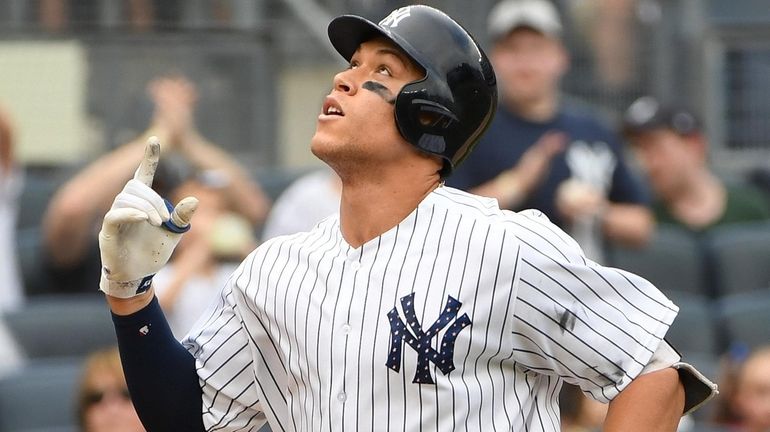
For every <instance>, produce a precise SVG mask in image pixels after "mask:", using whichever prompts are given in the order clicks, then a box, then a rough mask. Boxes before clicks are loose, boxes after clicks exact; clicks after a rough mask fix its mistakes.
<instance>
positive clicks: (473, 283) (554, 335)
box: [100, 6, 716, 431]
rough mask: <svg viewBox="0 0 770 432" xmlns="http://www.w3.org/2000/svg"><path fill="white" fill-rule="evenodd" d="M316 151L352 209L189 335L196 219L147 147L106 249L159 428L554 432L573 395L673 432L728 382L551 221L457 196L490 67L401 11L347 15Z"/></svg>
mask: <svg viewBox="0 0 770 432" xmlns="http://www.w3.org/2000/svg"><path fill="white" fill-rule="evenodd" d="M329 37H330V40H331V42H332V44H333V45H334V46H335V47H336V49H337V50H338V51H339V53H340V54H341V55H342V56H343V57H344V58H345V59H347V60H349V62H350V66H349V67H348V68H347V69H346V70H344V71H342V72H340V73H339V74H337V75H336V76H335V77H334V81H333V88H332V90H331V92H330V94H329V96H328V97H327V98H326V99H325V101H324V103H323V107H322V109H321V113H320V115H319V117H318V124H317V130H316V133H315V135H314V137H313V139H312V143H311V148H312V151H313V153H314V154H315V155H316V156H317V157H319V158H320V159H322V160H323V161H324V162H326V163H327V164H328V165H329V166H331V167H332V168H333V169H334V170H335V171H336V172H337V173H338V174H339V176H340V178H341V180H342V184H343V186H342V194H341V204H340V212H339V214H338V215H334V216H331V217H329V218H327V219H325V220H323V221H321V222H320V223H319V224H318V225H317V226H316V227H315V228H314V229H312V230H311V231H309V232H305V233H298V234H294V235H290V236H282V237H277V238H275V239H272V240H270V241H268V242H266V243H264V244H263V245H261V246H260V247H259V248H258V249H256V250H255V251H254V252H253V253H252V254H251V255H250V256H249V257H248V258H247V259H246V260H245V261H244V262H243V263H242V264H241V265H240V267H239V268H238V269H237V270H236V271H235V273H234V274H233V275H232V277H231V278H230V280H229V282H228V283H227V284H226V285H225V286H224V287H223V289H222V291H221V296H220V298H219V300H218V301H217V302H216V304H213V305H212V306H211V307H210V308H209V310H208V311H207V312H206V313H205V314H204V316H203V317H201V319H200V320H199V322H198V323H197V324H196V325H195V327H194V328H193V330H192V331H191V332H190V333H189V335H188V336H187V337H186V339H185V340H184V341H183V342H182V343H181V344H180V343H178V342H177V341H175V340H174V338H173V336H172V335H171V333H170V331H169V330H168V326H167V324H166V322H165V319H164V317H163V314H162V311H161V310H160V308H159V306H158V303H157V300H156V299H155V298H154V295H153V290H152V283H151V279H152V275H153V274H154V273H155V272H156V271H157V270H158V269H159V268H160V267H162V266H163V264H164V263H165V261H166V259H167V258H168V256H169V254H170V253H171V250H172V249H173V247H174V245H175V244H176V242H177V241H178V239H179V236H180V235H181V233H182V232H183V231H184V230H185V227H187V226H189V222H190V218H191V216H192V213H193V211H194V209H195V206H196V202H195V200H194V199H193V198H187V199H184V200H182V201H181V202H180V203H179V204H178V205H177V206H176V208H174V209H171V205H166V204H165V203H164V201H163V200H162V199H161V198H160V197H159V196H157V195H156V194H155V193H154V192H152V190H151V189H150V187H149V185H150V183H151V181H152V174H153V170H154V166H155V165H156V164H157V158H158V154H159V150H158V142H157V141H150V142H149V145H148V147H147V152H146V155H145V158H144V160H143V161H142V163H141V165H140V167H139V169H138V170H137V173H136V176H135V178H134V179H133V180H131V181H129V182H128V184H127V185H126V188H125V189H124V190H123V191H122V192H121V193H120V194H119V195H118V196H117V197H116V199H115V203H114V205H113V208H112V209H111V210H110V211H109V212H108V213H107V215H106V216H105V220H104V225H103V228H102V231H101V233H100V246H101V251H102V261H103V266H104V269H103V274H102V280H101V283H100V288H101V290H103V291H104V292H105V293H106V294H107V299H108V302H109V305H110V307H111V309H112V311H113V317H114V322H115V327H116V332H117V335H118V341H119V345H120V350H121V357H122V360H123V364H124V368H125V371H126V376H127V380H128V383H129V389H130V391H131V394H132V397H133V400H134V403H135V405H136V408H137V410H138V412H139V413H140V416H141V418H142V420H143V422H144V424H145V426H146V427H147V429H148V430H151V431H165V430H175V431H176V430H184V431H197V430H209V431H249V430H257V429H259V428H260V427H261V425H263V424H264V422H265V421H267V422H269V424H270V426H271V428H272V430H273V431H295V430H301V431H344V430H347V431H354V430H378V431H396V430H398V431H407V430H408V431H414V430H424V431H450V430H463V431H490V430H516V431H558V430H559V428H560V426H559V407H558V402H557V399H558V394H559V389H560V387H561V385H562V383H563V382H565V381H566V382H570V383H574V384H577V385H579V386H580V387H581V388H582V389H583V391H585V392H586V393H588V394H590V395H591V396H592V397H594V398H596V399H598V400H601V401H604V402H609V404H610V405H609V413H608V417H607V422H606V430H609V431H613V430H615V431H618V430H622V431H637V430H638V431H652V430H654V431H662V430H672V431H673V430H675V428H676V425H677V423H678V420H679V417H680V416H681V415H682V414H683V413H685V412H689V411H691V410H692V409H694V408H696V407H697V406H699V405H700V404H702V403H703V402H704V401H705V400H707V399H708V398H709V397H711V396H712V395H713V394H714V393H715V391H716V388H715V386H714V385H713V384H712V383H711V382H710V381H708V380H707V379H706V378H704V377H703V376H702V375H700V374H699V373H698V372H697V371H696V370H694V369H693V368H692V367H691V366H689V365H687V364H685V363H682V362H681V361H680V358H679V355H678V354H677V353H676V351H674V350H673V349H672V348H671V347H670V346H669V345H668V344H667V343H666V342H664V341H663V337H664V335H665V333H666V330H667V329H668V326H669V325H670V324H671V322H672V321H673V320H674V317H675V316H676V313H677V307H676V306H675V305H674V304H672V303H671V302H670V301H669V300H668V299H667V298H666V297H665V296H663V295H662V294H661V293H660V292H659V291H658V290H657V289H655V287H653V286H652V285H650V284H649V283H648V282H647V281H645V280H644V279H642V278H640V277H638V276H635V275H633V274H630V273H627V272H624V271H622V270H617V269H612V268H605V267H601V266H599V265H597V264H595V263H593V262H591V261H589V260H587V259H586V258H585V257H584V255H583V253H582V252H581V250H580V248H579V247H578V246H577V244H576V243H575V242H574V241H573V240H572V239H571V238H570V237H568V236H567V235H566V234H564V233H563V232H562V231H561V230H559V229H558V228H557V227H556V226H554V225H553V224H551V223H550V222H549V221H548V220H547V219H546V218H545V217H543V216H541V215H540V214H539V213H538V212H537V211H527V212H522V213H513V212H510V211H503V210H500V209H499V207H498V206H497V203H496V201H494V200H491V199H487V198H482V197H479V196H475V195H471V194H468V193H465V192H461V191H459V190H456V189H452V188H448V187H443V186H442V184H443V179H444V178H445V177H446V176H448V175H450V174H451V172H452V170H453V168H454V167H455V166H457V164H458V163H460V161H462V159H463V158H464V157H465V156H466V155H467V154H468V152H470V151H471V149H472V147H473V145H474V144H475V142H476V140H477V138H478V137H479V135H481V134H482V133H483V131H484V129H485V128H486V127H487V125H488V124H489V121H490V119H491V118H492V116H493V114H494V111H495V107H496V99H497V92H496V82H495V76H494V72H493V70H492V68H491V66H490V64H489V61H488V60H487V57H486V55H485V54H484V53H483V52H482V50H481V49H480V48H479V46H478V44H477V43H476V42H475V41H474V39H473V38H472V37H471V36H470V35H469V34H468V33H467V32H466V31H465V30H464V29H463V28H462V27H461V26H460V25H458V24H457V23H456V22H455V21H453V20H452V19H451V18H449V17H448V16H446V15H445V14H443V13H442V12H440V11H438V10H436V9H433V8H430V7H427V6H407V7H404V8H401V9H397V10H395V11H393V12H392V13H391V14H390V15H389V16H387V17H386V18H385V19H383V20H382V21H380V22H379V24H375V23H373V22H370V21H368V20H366V19H364V18H361V17H357V16H352V15H345V16H341V17H338V18H336V19H334V20H333V21H332V22H331V23H330V24H329Z"/></svg>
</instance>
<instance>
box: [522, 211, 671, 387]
mask: <svg viewBox="0 0 770 432" xmlns="http://www.w3.org/2000/svg"><path fill="white" fill-rule="evenodd" d="M538 213H539V212H538ZM514 221H515V223H516V225H517V230H518V237H519V239H520V241H521V243H522V253H521V264H520V273H519V284H518V292H517V298H516V303H515V306H514V319H513V331H512V335H513V347H514V358H515V359H516V362H517V364H518V365H519V366H520V367H522V368H524V369H526V370H529V371H532V372H535V373H543V374H548V375H555V376H559V377H561V378H562V379H564V380H565V381H567V382H570V383H572V384H575V385H578V386H580V387H581V388H582V389H583V391H584V392H587V393H589V394H591V395H592V396H593V397H594V398H595V399H597V400H599V401H602V402H609V401H610V400H612V399H613V398H614V397H615V396H616V395H617V394H618V393H619V392H620V391H621V390H623V388H625V387H626V386H627V385H628V384H629V383H630V382H631V380H633V379H634V378H635V377H636V376H638V375H639V374H640V373H641V371H642V369H643V368H644V367H645V366H646V365H647V363H648V362H649V360H650V358H651V357H652V355H653V353H654V352H655V351H656V349H657V347H658V345H659V344H660V341H661V340H662V339H663V337H664V335H665V334H666V331H667V330H668V327H669V326H670V324H671V323H672V322H673V320H674V318H675V317H676V314H677V312H678V308H677V307H676V306H675V305H674V304H673V303H672V302H671V301H670V300H668V299H667V298H666V297H665V296H664V295H663V294H662V293H661V292H660V291H659V290H658V289H657V288H655V287H654V286H653V285H652V284H650V283H649V282H648V281H646V280H645V279H643V278H641V277H639V276H637V275H634V274H631V273H629V272H626V271H623V270H619V269H615V268H610V267H603V266H600V265H599V264H596V263H594V262H592V261H590V260H588V259H587V258H585V257H584V255H583V254H582V251H581V250H580V248H579V246H578V245H577V243H575V242H574V240H572V239H571V238H570V237H568V236H567V235H566V234H565V233H564V232H562V231H561V230H560V229H559V228H557V227H556V226H555V225H553V224H551V223H550V222H549V221H548V220H547V218H545V217H544V216H539V215H534V214H526V213H524V212H522V213H519V214H518V215H517V217H516V218H515V219H514Z"/></svg>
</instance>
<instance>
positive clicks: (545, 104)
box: [449, 0, 653, 261]
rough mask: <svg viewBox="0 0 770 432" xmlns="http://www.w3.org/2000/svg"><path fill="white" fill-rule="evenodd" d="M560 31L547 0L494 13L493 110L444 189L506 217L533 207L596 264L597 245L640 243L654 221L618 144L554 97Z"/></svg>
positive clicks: (565, 62)
mask: <svg viewBox="0 0 770 432" xmlns="http://www.w3.org/2000/svg"><path fill="white" fill-rule="evenodd" d="M561 31H562V25H561V21H560V18H559V16H558V13H557V11H556V9H555V8H554V6H553V5H552V4H551V3H549V2H547V1H545V0H504V1H503V2H501V3H499V4H498V5H497V6H496V7H495V8H494V9H493V10H492V12H491V13H490V15H489V36H490V38H491V40H492V43H493V46H492V51H491V55H490V58H491V60H492V63H493V65H494V68H495V71H496V72H497V76H498V80H499V89H500V93H501V103H500V105H499V107H498V110H497V114H496V117H495V119H494V120H493V122H492V124H491V126H490V127H489V130H488V131H487V133H486V134H485V135H484V136H482V138H481V140H480V143H479V145H478V147H477V149H476V150H475V151H474V152H473V153H471V155H470V156H469V157H468V159H467V160H466V161H465V162H464V164H463V165H461V166H460V167H459V169H458V170H457V171H456V173H455V174H454V176H453V177H452V178H450V181H449V184H450V185H452V186H456V187H459V188H463V189H469V190H471V192H474V193H477V194H480V195H486V196H490V197H493V198H496V199H497V200H498V202H499V203H500V206H501V207H504V208H508V209H511V210H519V209H523V208H536V209H538V210H541V211H542V212H543V213H545V214H546V215H547V216H548V217H549V218H550V219H551V220H552V221H553V222H554V223H556V224H557V225H559V226H561V227H562V228H564V229H565V230H567V231H568V232H570V234H572V236H573V237H575V239H576V240H578V242H579V243H580V244H581V246H582V247H583V249H584V251H585V252H586V255H588V256H589V258H593V259H594V260H597V261H600V260H601V259H602V249H603V247H602V246H603V242H604V240H605V239H606V240H609V241H613V242H619V243H622V244H625V245H633V246H636V245H642V244H644V243H645V242H646V241H647V239H648V238H649V235H650V233H651V231H652V227H653V219H652V216H651V214H650V211H649V209H648V208H647V207H646V199H647V197H646V194H645V193H644V190H643V188H642V185H641V184H640V183H639V182H638V181H637V179H635V178H634V177H633V176H632V173H631V172H630V170H629V168H628V167H627V165H626V163H625V161H624V159H623V156H622V153H621V144H620V139H619V137H618V136H617V135H616V134H615V133H613V132H611V131H610V130H609V129H608V128H607V127H605V126H604V125H603V124H602V123H601V122H600V121H599V120H598V118H597V117H596V116H595V115H594V114H593V113H591V112H589V111H587V110H586V109H584V108H580V107H578V106H576V105H574V104H571V103H567V102H565V100H564V98H563V97H562V95H561V94H560V79H561V78H562V76H563V75H564V74H565V73H566V72H567V70H568V67H569V58H568V57H569V56H568V53H567V52H566V49H565V47H564V45H563V43H562V41H561Z"/></svg>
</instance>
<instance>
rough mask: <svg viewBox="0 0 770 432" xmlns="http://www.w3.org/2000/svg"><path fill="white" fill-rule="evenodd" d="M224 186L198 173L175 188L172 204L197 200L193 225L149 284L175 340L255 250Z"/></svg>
mask: <svg viewBox="0 0 770 432" xmlns="http://www.w3.org/2000/svg"><path fill="white" fill-rule="evenodd" d="M223 187H225V185H223V184H222V183H221V182H220V179H219V178H218V177H217V176H216V175H215V173H212V172H203V173H198V174H197V175H195V176H193V177H191V178H189V179H187V180H185V181H184V182H183V183H182V184H181V185H179V186H178V187H176V188H175V190H174V191H173V193H172V194H171V196H170V199H171V201H173V202H178V201H179V200H181V199H182V198H184V197H186V196H194V197H196V198H198V200H199V204H198V210H197V211H196V212H195V223H194V224H192V227H191V229H190V231H189V232H187V233H186V234H185V236H184V238H183V239H182V241H181V242H180V243H179V245H178V246H177V249H176V251H175V252H174V255H173V256H172V259H171V262H170V263H169V265H167V266H166V267H164V268H163V269H161V270H160V271H159V272H158V274H156V275H155V278H154V279H153V281H154V285H155V292H156V293H157V295H158V300H159V301H160V304H161V307H162V308H163V311H164V312H165V313H166V317H167V318H168V321H169V325H170V326H171V330H172V331H173V333H174V335H175V336H176V337H177V338H178V339H181V338H182V337H183V336H184V335H185V334H186V333H187V331H188V330H189V329H190V328H191V327H192V325H193V324H194V323H195V321H196V320H197V319H198V318H199V317H201V315H203V312H204V311H205V310H206V307H207V306H208V305H209V304H210V303H211V301H212V300H213V299H214V298H215V297H216V295H217V294H218V293H219V289H220V288H221V287H223V286H224V285H225V283H226V282H227V279H228V278H229V277H230V275H231V274H232V273H233V271H234V270H235V269H236V268H237V264H236V263H238V262H240V261H241V260H242V259H243V258H245V257H246V255H248V253H249V252H251V251H252V250H253V249H254V248H255V247H256V240H255V238H254V233H253V230H252V229H251V226H250V224H249V223H248V222H247V221H246V220H245V219H244V218H243V217H242V216H240V215H238V214H235V213H234V212H232V211H231V209H230V208H229V205H228V204H229V203H228V202H227V200H226V199H225V198H226V195H224V194H223V193H222V188H223Z"/></svg>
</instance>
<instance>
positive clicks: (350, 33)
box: [327, 15, 425, 69]
mask: <svg viewBox="0 0 770 432" xmlns="http://www.w3.org/2000/svg"><path fill="white" fill-rule="evenodd" d="M327 33H328V34H329V41H330V42H331V43H332V46H334V48H335V49H336V50H337V52H338V53H340V55H342V57H343V58H344V59H345V60H347V61H350V59H351V58H352V57H353V54H355V52H356V50H358V47H359V46H360V45H361V44H362V43H364V42H366V41H368V40H372V39H374V38H377V37H384V38H385V39H387V40H389V41H391V42H392V43H393V44H394V45H396V46H397V47H399V48H400V49H401V50H402V51H403V52H404V53H406V55H407V56H408V57H409V58H410V59H411V60H412V61H413V62H415V64H416V65H417V66H419V67H420V68H423V69H424V68H425V66H424V65H423V62H422V61H421V59H420V58H419V55H417V52H416V50H415V49H414V48H413V47H412V46H411V45H410V44H409V42H407V41H405V40H404V39H403V38H401V37H399V35H398V34H396V33H391V32H390V31H388V30H387V29H385V28H382V27H380V26H379V25H378V24H376V23H374V22H372V21H369V20H368V19H366V18H363V17H360V16H357V15H342V16H338V17H337V18H334V19H333V20H332V21H331V22H330V23H329V27H328V28H327Z"/></svg>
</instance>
